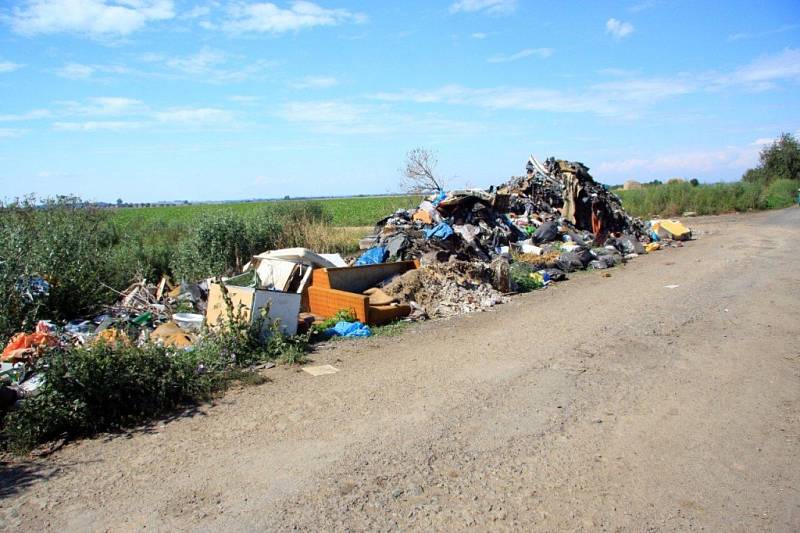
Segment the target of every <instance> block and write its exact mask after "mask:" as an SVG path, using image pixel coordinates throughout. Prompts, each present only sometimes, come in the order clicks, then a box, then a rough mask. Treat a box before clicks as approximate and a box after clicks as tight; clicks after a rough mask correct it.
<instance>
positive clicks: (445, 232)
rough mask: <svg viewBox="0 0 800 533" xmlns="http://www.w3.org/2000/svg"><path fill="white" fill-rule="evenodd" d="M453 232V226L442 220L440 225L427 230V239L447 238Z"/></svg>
mask: <svg viewBox="0 0 800 533" xmlns="http://www.w3.org/2000/svg"><path fill="white" fill-rule="evenodd" d="M452 234H453V228H451V227H450V226H449V225H448V224H447V223H446V222H442V223H440V224H439V225H438V226H435V227H433V228H431V229H426V230H425V238H426V239H441V240H445V239H446V238H448V237H449V236H450V235H452Z"/></svg>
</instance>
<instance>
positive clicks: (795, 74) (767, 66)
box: [730, 48, 800, 89]
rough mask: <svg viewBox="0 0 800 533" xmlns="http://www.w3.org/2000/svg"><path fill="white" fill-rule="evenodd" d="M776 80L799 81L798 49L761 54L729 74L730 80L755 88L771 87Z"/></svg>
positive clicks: (799, 51)
mask: <svg viewBox="0 0 800 533" xmlns="http://www.w3.org/2000/svg"><path fill="white" fill-rule="evenodd" d="M778 80H793V81H795V82H798V81H800V50H797V49H793V48H787V49H785V50H784V51H783V52H781V53H780V54H776V55H771V56H761V57H759V58H758V59H756V60H755V61H753V62H752V63H750V64H748V65H745V66H743V67H740V68H738V69H736V70H735V71H734V73H733V75H732V76H730V81H732V82H734V83H740V84H744V85H748V86H750V87H752V88H756V89H768V88H772V84H773V83H774V82H775V81H778Z"/></svg>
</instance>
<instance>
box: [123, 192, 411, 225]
mask: <svg viewBox="0 0 800 533" xmlns="http://www.w3.org/2000/svg"><path fill="white" fill-rule="evenodd" d="M419 200H420V198H419V196H359V197H350V198H323V199H313V200H274V201H266V202H240V203H229V204H192V205H178V206H157V207H124V208H121V209H117V210H115V211H114V220H115V221H116V222H117V223H119V224H121V225H123V226H127V225H128V224H129V223H130V222H134V223H148V222H151V221H169V222H171V223H185V222H191V221H192V220H196V219H197V218H198V217H199V216H202V215H205V214H208V213H222V212H228V213H236V214H248V213H251V212H254V211H259V210H262V209H264V208H267V209H270V208H274V207H275V206H281V207H288V206H291V205H299V204H302V203H307V202H314V203H317V204H320V205H322V207H323V209H324V210H325V212H326V213H327V214H329V215H330V216H331V217H332V224H333V225H334V226H372V225H373V224H375V222H377V221H378V220H380V219H382V218H384V217H386V216H387V215H389V214H391V213H393V212H394V211H396V210H397V209H406V208H409V207H416V206H417V205H419Z"/></svg>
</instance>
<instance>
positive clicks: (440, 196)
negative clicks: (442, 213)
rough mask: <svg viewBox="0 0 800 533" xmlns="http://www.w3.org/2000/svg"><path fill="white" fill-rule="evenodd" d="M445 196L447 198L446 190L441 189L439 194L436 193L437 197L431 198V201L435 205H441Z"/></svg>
mask: <svg viewBox="0 0 800 533" xmlns="http://www.w3.org/2000/svg"><path fill="white" fill-rule="evenodd" d="M445 198H447V194H445V192H444V191H439V194H437V195H436V198H434V199H433V200H431V203H432V204H433V205H439V204H440V203H441V202H442V200H444V199H445Z"/></svg>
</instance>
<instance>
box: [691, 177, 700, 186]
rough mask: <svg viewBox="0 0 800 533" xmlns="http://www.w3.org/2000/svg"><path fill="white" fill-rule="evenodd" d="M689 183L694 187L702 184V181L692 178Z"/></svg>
mask: <svg viewBox="0 0 800 533" xmlns="http://www.w3.org/2000/svg"><path fill="white" fill-rule="evenodd" d="M689 183H691V184H692V187H697V186H698V185H700V182H699V181H698V180H697V178H692V179H690V180H689Z"/></svg>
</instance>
